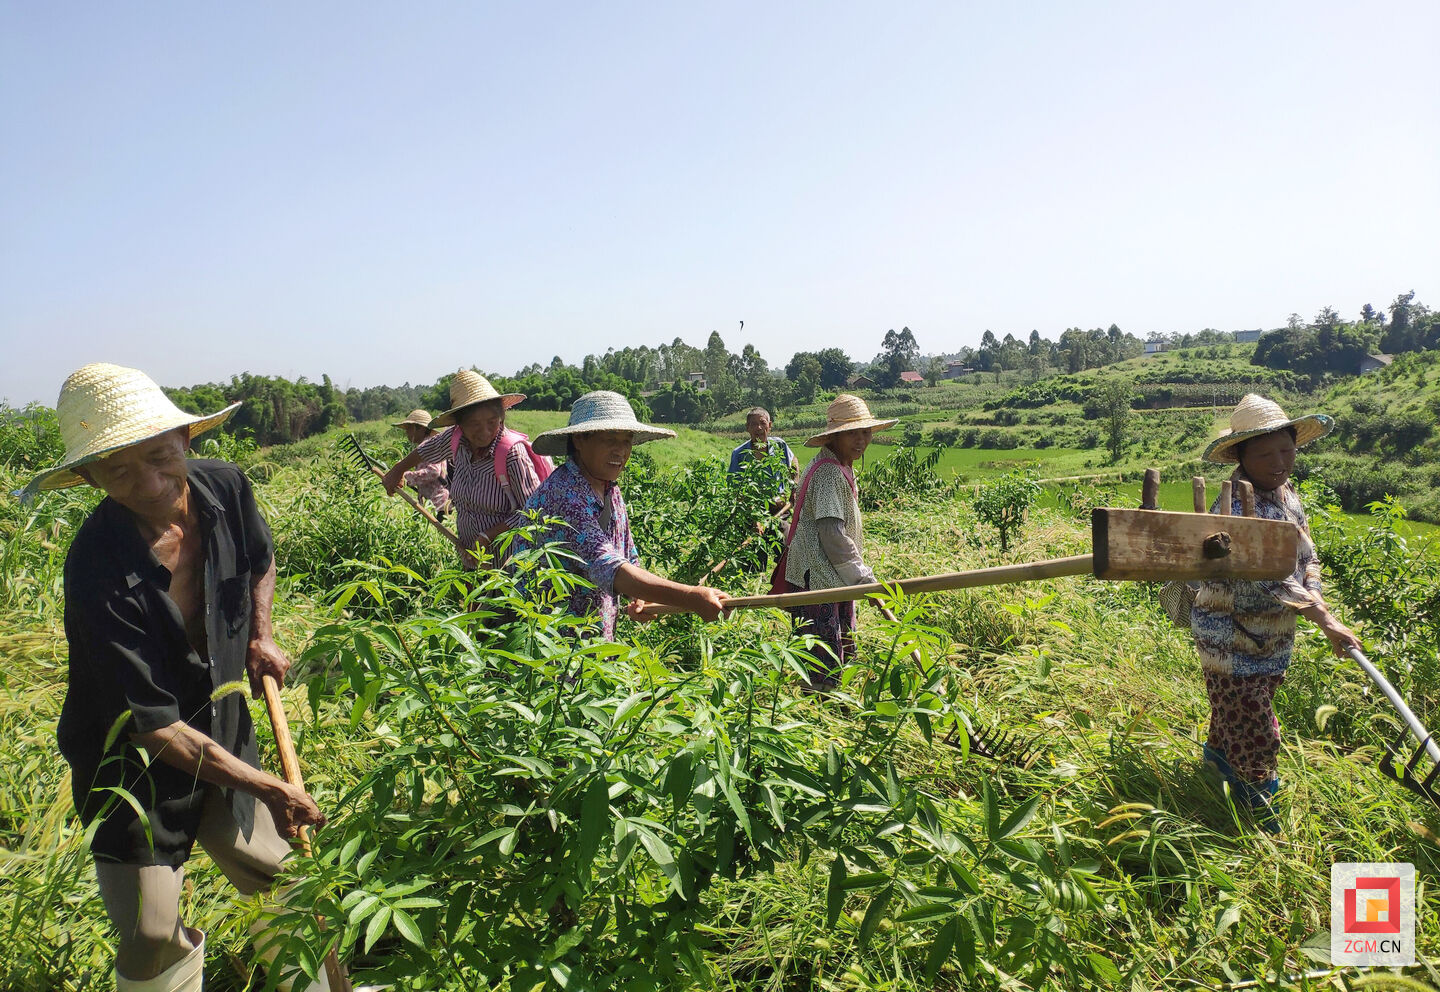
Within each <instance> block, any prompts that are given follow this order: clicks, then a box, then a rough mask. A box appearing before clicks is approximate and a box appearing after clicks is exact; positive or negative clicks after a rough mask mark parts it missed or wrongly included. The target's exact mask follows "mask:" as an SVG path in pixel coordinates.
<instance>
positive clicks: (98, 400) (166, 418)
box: [24, 362, 240, 499]
mask: <svg viewBox="0 0 1440 992" xmlns="http://www.w3.org/2000/svg"><path fill="white" fill-rule="evenodd" d="M239 408H240V404H239V403H233V404H231V405H230V406H227V407H226V408H225V409H223V410H221V411H220V412H219V413H212V414H210V415H209V416H205V417H197V416H195V415H194V414H191V413H186V412H185V411H184V410H181V409H180V408H179V407H177V406H176V405H175V404H174V403H171V402H170V399H169V397H167V396H166V395H165V394H164V393H163V392H161V391H160V387H159V386H157V385H155V380H153V379H151V378H150V377H149V376H148V375H146V374H145V373H144V372H141V371H139V370H137V369H127V368H125V367H124V366H120V365H110V364H109V363H107V362H96V363H95V364H93V365H86V366H85V367H84V368H81V369H79V370H77V371H75V372H72V373H71V374H70V377H69V378H68V379H66V380H65V383H64V385H62V386H61V387H60V398H59V399H58V400H56V401H55V415H56V417H57V418H58V419H59V421H60V437H61V439H62V440H63V441H64V442H65V458H64V460H63V461H62V462H61V463H60V464H59V465H57V466H55V467H54V468H51V469H47V470H46V471H44V472H41V473H40V474H39V475H37V476H36V477H35V478H34V479H32V480H30V484H29V485H28V486H26V487H25V492H24V496H25V498H27V499H28V498H30V497H31V496H34V495H35V493H37V492H40V491H42V490H48V489H68V488H69V487H71V486H78V485H80V483H82V482H84V481H85V480H84V479H82V478H81V477H80V476H78V475H76V474H75V469H76V468H78V467H79V466H81V465H85V464H87V463H89V462H93V461H95V460H97V459H100V458H104V457H105V456H106V455H109V454H112V453H114V452H116V451H119V450H120V449H121V448H128V447H130V445H132V444H139V443H141V442H142V441H149V440H150V439H151V438H155V437H159V436H160V435H161V434H164V433H166V432H167V431H173V430H175V429H176V428H177V427H188V428H190V437H191V438H192V439H193V438H195V437H196V436H197V435H200V434H204V433H205V432H206V431H208V430H210V429H211V428H214V427H219V426H220V425H221V424H223V423H224V422H225V421H226V420H228V419H229V418H230V415H231V414H232V413H234V412H235V411H236V410H238V409H239Z"/></svg>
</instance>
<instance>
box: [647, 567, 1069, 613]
mask: <svg viewBox="0 0 1440 992" xmlns="http://www.w3.org/2000/svg"><path fill="white" fill-rule="evenodd" d="M1094 561H1095V559H1094V556H1093V555H1071V556H1070V557H1068V558H1050V559H1048V560H1046V561H1036V562H1029V563H1026V564H1023V565H998V566H996V567H994V568H972V569H970V570H968V571H964V572H945V573H943V574H941V575H921V576H917V577H915V578H911V579H899V580H898V581H895V582H866V583H862V584H860V585H854V586H837V587H836V588H834V589H811V590H808V591H805V592H787V593H781V594H780V595H778V596H736V597H734V598H732V599H730V600H728V601H727V602H726V604H725V609H726V610H756V609H784V608H786V607H790V606H813V605H815V604H818V603H847V602H850V601H851V600H855V599H864V598H865V597H866V596H873V595H875V594H876V593H883V592H885V590H886V588H887V587H894V588H898V589H899V590H900V591H901V592H903V593H908V594H914V593H917V592H944V591H945V590H947V589H971V588H974V587H976V586H997V585H1004V584H1006V583H1009V582H1030V581H1033V580H1035V579H1051V578H1055V577H1057V576H1061V575H1084V574H1086V573H1088V572H1090V571H1091V569H1092V568H1093V566H1094ZM685 612H687V611H686V610H684V609H681V608H680V607H678V606H666V605H664V604H661V603H655V604H652V605H650V606H647V607H646V608H645V611H644V613H643V614H642V616H644V617H645V618H646V619H649V618H651V617H658V616H662V615H664V614H667V613H685Z"/></svg>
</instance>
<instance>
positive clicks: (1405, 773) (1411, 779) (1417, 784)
mask: <svg viewBox="0 0 1440 992" xmlns="http://www.w3.org/2000/svg"><path fill="white" fill-rule="evenodd" d="M1350 657H1351V658H1353V659H1354V661H1355V664H1357V665H1359V666H1360V667H1361V669H1363V670H1364V672H1365V674H1366V675H1368V676H1370V681H1371V682H1374V683H1375V685H1376V687H1377V688H1379V690H1380V691H1381V693H1383V694H1384V696H1385V698H1386V699H1388V700H1389V701H1390V705H1391V706H1393V707H1395V712H1397V713H1399V714H1400V719H1402V720H1404V721H1405V729H1404V730H1402V731H1400V736H1399V737H1397V738H1396V740H1395V743H1394V744H1386V745H1385V757H1384V758H1382V759H1381V760H1380V770H1381V771H1383V772H1384V773H1385V774H1386V775H1388V776H1390V778H1392V779H1394V780H1395V781H1396V782H1399V783H1400V784H1401V785H1403V786H1404V787H1405V788H1407V789H1409V790H1410V791H1411V792H1413V793H1415V794H1416V795H1417V796H1423V797H1424V798H1426V799H1428V800H1430V801H1431V802H1432V803H1434V804H1435V805H1436V806H1440V782H1437V779H1440V745H1437V744H1436V743H1435V736H1434V735H1433V734H1431V733H1430V731H1428V730H1426V729H1425V725H1424V724H1423V723H1421V722H1420V718H1419V717H1417V716H1416V715H1415V713H1414V712H1413V711H1412V710H1411V709H1410V707H1409V706H1408V705H1407V704H1406V702H1405V700H1404V698H1403V697H1401V695H1400V693H1399V692H1398V691H1397V690H1396V689H1395V687H1394V686H1393V685H1391V684H1390V680H1389V679H1387V678H1386V677H1385V676H1384V675H1381V674H1380V670H1379V669H1378V668H1376V667H1375V666H1374V665H1373V664H1371V663H1370V659H1369V658H1367V657H1365V655H1364V653H1362V652H1361V650H1360V649H1359V648H1350ZM1410 736H1413V737H1414V738H1415V740H1417V741H1419V742H1420V745H1419V746H1418V747H1416V748H1415V750H1414V751H1413V752H1411V754H1410V757H1409V760H1406V761H1405V763H1404V764H1403V765H1402V766H1401V767H1399V768H1397V767H1396V766H1395V759H1397V758H1401V759H1402V760H1403V756H1404V754H1405V753H1406V752H1407V751H1408V750H1409V748H1410V744H1409V741H1408V740H1407V739H1406V738H1407V737H1410ZM1427 757H1428V758H1429V759H1430V762H1431V763H1432V764H1433V765H1434V767H1433V768H1431V769H1430V773H1429V774H1428V775H1426V776H1425V777H1424V778H1420V777H1419V776H1417V774H1416V769H1417V768H1418V767H1419V766H1420V764H1421V762H1422V761H1424V760H1425V759H1426V758H1427Z"/></svg>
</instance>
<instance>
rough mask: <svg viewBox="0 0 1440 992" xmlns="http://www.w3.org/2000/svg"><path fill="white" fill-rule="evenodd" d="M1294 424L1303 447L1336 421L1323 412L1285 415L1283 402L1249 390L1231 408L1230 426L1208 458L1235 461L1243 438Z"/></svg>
mask: <svg viewBox="0 0 1440 992" xmlns="http://www.w3.org/2000/svg"><path fill="white" fill-rule="evenodd" d="M1287 427H1293V428H1295V447H1297V448H1303V447H1304V446H1305V445H1307V444H1309V443H1310V442H1311V441H1318V440H1320V439H1321V438H1322V437H1324V436H1325V435H1326V434H1329V433H1330V432H1331V431H1332V430H1334V429H1335V421H1334V419H1333V418H1331V417H1327V416H1326V415H1325V414H1323V413H1312V414H1310V415H1309V416H1306V417H1295V418H1294V419H1292V418H1290V417H1287V416H1285V411H1284V410H1282V409H1280V404H1278V403H1276V402H1274V401H1273V400H1267V399H1266V398H1265V397H1263V396H1258V395H1256V394H1255V393H1246V394H1245V395H1244V396H1242V397H1241V398H1240V402H1239V403H1238V404H1236V406H1235V409H1234V410H1232V411H1230V427H1229V429H1228V430H1226V431H1225V432H1224V433H1222V434H1221V435H1220V436H1219V437H1217V438H1216V439H1215V440H1213V441H1211V442H1210V446H1209V447H1208V448H1206V449H1205V460H1206V461H1209V462H1218V463H1220V464H1222V465H1225V464H1234V463H1236V462H1238V461H1239V460H1240V458H1239V456H1238V455H1237V454H1236V453H1235V448H1236V446H1237V445H1239V444H1240V442H1241V441H1247V440H1249V439H1250V438H1252V437H1259V436H1260V435H1261V434H1269V433H1271V432H1273V431H1280V430H1284V429H1285V428H1287Z"/></svg>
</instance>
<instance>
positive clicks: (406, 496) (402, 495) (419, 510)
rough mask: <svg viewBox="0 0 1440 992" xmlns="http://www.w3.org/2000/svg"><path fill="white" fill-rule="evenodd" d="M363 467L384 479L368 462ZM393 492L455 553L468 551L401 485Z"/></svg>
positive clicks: (482, 538)
mask: <svg viewBox="0 0 1440 992" xmlns="http://www.w3.org/2000/svg"><path fill="white" fill-rule="evenodd" d="M365 467H366V468H368V469H370V471H371V472H373V473H375V475H376V476H378V477H379V478H381V479H383V478H385V473H384V472H382V471H380V470H379V469H378V468H376V467H375V466H374V465H371V464H370V463H369V462H366V463H365ZM395 491H396V492H397V493H399V494H400V498H401V499H403V500H404V501H405V502H407V503H409V504H410V505H411V506H413V507H414V508H415V510H416V512H417V513H419V514H420V516H422V517H424V518H425V519H426V520H428V521H430V526H432V527H434V528H435V529H436V530H438V531H439V532H440V533H441V534H444V535H445V539H446V540H448V541H449V542H450V543H451V544H453V545H455V550H457V551H469V550H470V549H469V548H467V547H465V545H463V544H461V543H460V538H459V536H458V535H457V534H456V533H455V532H454V531H453V530H451V529H450V528H449V527H446V526H445V525H444V524H442V523H441V522H440V521H439V520H437V519H436V518H435V514H433V513H431V512H430V511H429V510H427V509H425V507H424V506H422V505H421V504H420V501H419V500H417V499H416V498H415V497H414V496H411V495H410V494H409V493H407V492H406V491H405V487H404V485H401V487H400V488H399V489H397V490H395ZM480 540H481V542H482V543H489V542H488V541H486V540H485V538H484V537H483V536H482V537H481V538H480Z"/></svg>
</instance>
